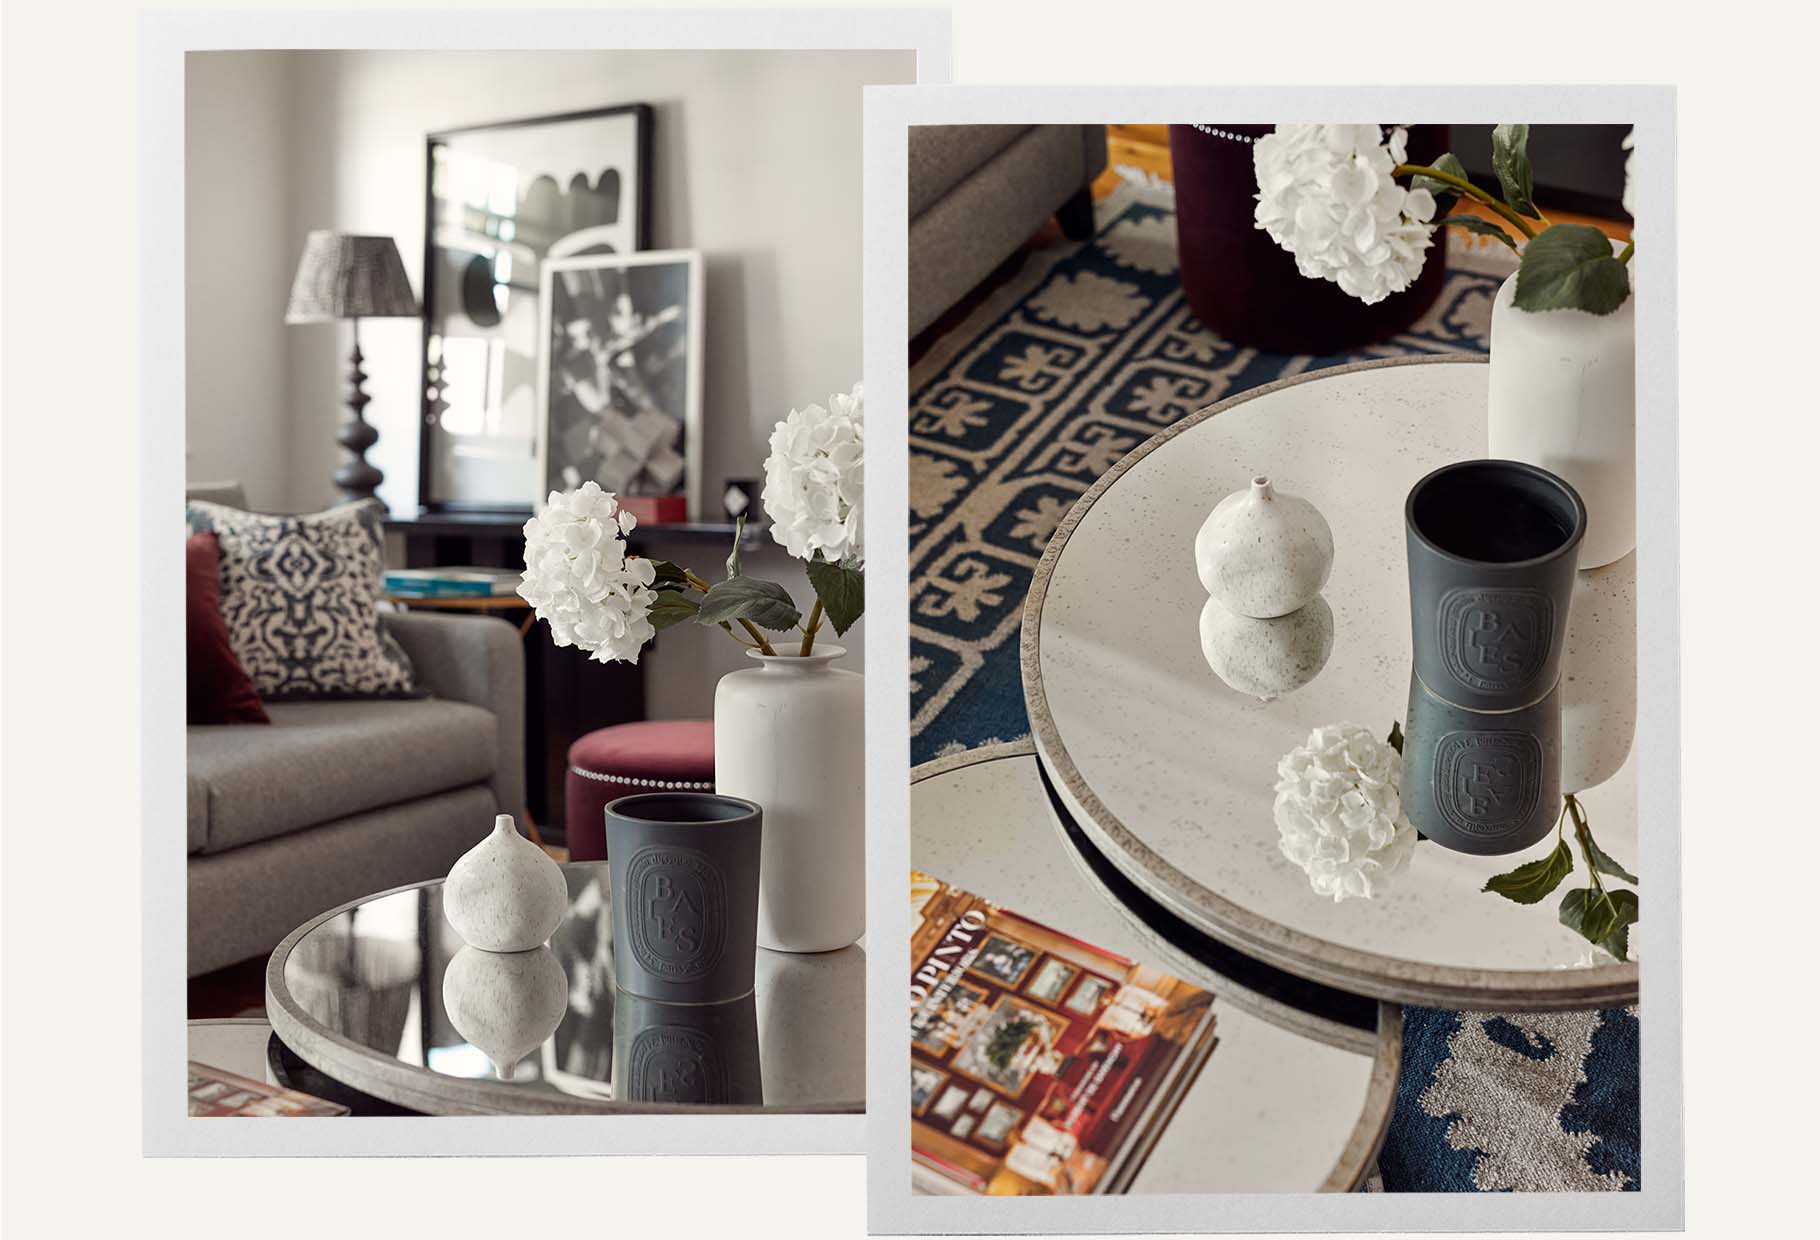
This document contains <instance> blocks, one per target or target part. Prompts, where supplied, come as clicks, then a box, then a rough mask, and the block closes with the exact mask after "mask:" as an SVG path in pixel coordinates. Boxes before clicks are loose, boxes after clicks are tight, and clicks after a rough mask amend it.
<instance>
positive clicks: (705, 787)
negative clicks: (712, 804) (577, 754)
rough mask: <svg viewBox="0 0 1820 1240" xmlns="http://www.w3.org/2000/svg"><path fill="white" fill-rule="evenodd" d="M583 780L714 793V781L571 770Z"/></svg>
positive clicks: (574, 768)
mask: <svg viewBox="0 0 1820 1240" xmlns="http://www.w3.org/2000/svg"><path fill="white" fill-rule="evenodd" d="M569 769H570V770H571V771H574V772H575V773H576V774H577V775H579V776H581V777H582V778H583V779H593V780H598V781H599V782H601V783H603V784H625V785H627V786H628V787H632V788H663V789H665V790H666V791H672V792H713V791H714V781H713V780H711V779H709V780H696V779H638V778H636V777H634V776H631V775H608V774H605V773H603V772H601V771H589V770H585V769H583V768H582V767H579V766H572V767H570V768H569Z"/></svg>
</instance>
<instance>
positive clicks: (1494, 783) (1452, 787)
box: [1435, 732, 1542, 836]
mask: <svg viewBox="0 0 1820 1240" xmlns="http://www.w3.org/2000/svg"><path fill="white" fill-rule="evenodd" d="M1541 776H1542V748H1541V745H1540V744H1539V743H1538V742H1537V740H1536V738H1535V737H1533V736H1531V735H1529V734H1528V733H1527V732H1449V733H1448V734H1447V735H1446V736H1443V737H1442V738H1441V740H1440V743H1439V744H1438V745H1436V747H1435V801H1436V803H1437V804H1438V805H1439V806H1440V808H1441V813H1442V815H1443V816H1445V817H1446V819H1447V821H1448V822H1450V823H1452V824H1453V825H1454V826H1455V827H1457V828H1458V829H1460V830H1461V831H1464V832H1466V833H1467V834H1469V835H1480V836H1485V835H1497V834H1501V833H1502V832H1504V831H1507V830H1515V829H1516V828H1518V827H1520V826H1522V825H1523V824H1524V823H1525V822H1527V821H1528V820H1529V817H1530V815H1531V814H1533V813H1534V812H1535V808H1536V797H1537V795H1538V793H1539V791H1540V786H1541Z"/></svg>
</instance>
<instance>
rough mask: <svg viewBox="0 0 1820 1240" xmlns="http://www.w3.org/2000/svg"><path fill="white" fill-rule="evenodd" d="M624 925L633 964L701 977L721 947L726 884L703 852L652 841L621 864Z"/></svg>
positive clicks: (676, 977)
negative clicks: (627, 900)
mask: <svg viewBox="0 0 1820 1240" xmlns="http://www.w3.org/2000/svg"><path fill="white" fill-rule="evenodd" d="M626 891H627V893H628V894H629V896H630V898H631V908H630V909H628V910H627V913H628V915H627V917H626V923H627V924H626V930H627V934H628V936H629V937H630V938H631V941H632V953H633V955H634V956H635V957H636V958H637V960H638V963H639V964H641V965H643V966H644V968H645V969H646V970H647V971H648V972H650V973H652V974H654V975H655V976H658V977H662V978H667V979H669V980H671V981H677V982H686V981H693V980H695V979H697V978H700V977H704V976H706V975H707V974H708V972H709V971H710V970H711V969H713V968H714V966H715V964H717V963H718V962H719V960H720V956H721V951H722V949H723V948H724V947H725V946H726V913H725V909H726V884H725V881H724V880H723V879H722V878H721V873H720V871H719V870H718V869H716V868H715V867H714V864H713V863H712V862H711V861H709V860H708V858H707V855H706V854H704V853H701V852H697V851H696V850H695V849H692V848H675V847H669V846H654V847H650V848H643V849H640V850H639V851H638V852H637V853H635V854H633V857H632V860H631V862H630V863H629V864H628V865H627V866H626Z"/></svg>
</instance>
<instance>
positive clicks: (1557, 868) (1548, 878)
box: [1481, 840, 1574, 904]
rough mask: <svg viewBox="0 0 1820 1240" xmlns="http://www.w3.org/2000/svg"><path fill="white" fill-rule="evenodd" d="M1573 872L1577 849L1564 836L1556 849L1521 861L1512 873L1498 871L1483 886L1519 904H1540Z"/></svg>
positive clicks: (1484, 888) (1557, 843)
mask: <svg viewBox="0 0 1820 1240" xmlns="http://www.w3.org/2000/svg"><path fill="white" fill-rule="evenodd" d="M1573 872H1574V853H1573V849H1571V848H1569V847H1568V846H1567V841H1566V840H1560V841H1557V842H1556V844H1555V848H1554V851H1553V852H1551V853H1549V854H1548V855H1547V856H1546V857H1544V858H1542V859H1541V860H1540V861H1531V862H1528V863H1526V864H1524V865H1520V866H1518V867H1517V868H1516V869H1514V870H1512V871H1510V873H1508V874H1494V875H1493V876H1492V877H1490V878H1488V879H1486V880H1485V886H1484V887H1483V888H1481V890H1484V891H1489V892H1492V893H1493V894H1495V895H1500V896H1503V897H1504V898H1505V899H1506V900H1515V901H1516V902H1517V903H1518V904H1536V903H1539V902H1540V901H1541V899H1542V897H1543V896H1546V895H1547V894H1548V893H1549V892H1551V891H1553V890H1554V889H1555V888H1556V887H1559V886H1560V885H1561V880H1562V879H1564V878H1566V877H1567V876H1568V875H1569V874H1572V873H1573Z"/></svg>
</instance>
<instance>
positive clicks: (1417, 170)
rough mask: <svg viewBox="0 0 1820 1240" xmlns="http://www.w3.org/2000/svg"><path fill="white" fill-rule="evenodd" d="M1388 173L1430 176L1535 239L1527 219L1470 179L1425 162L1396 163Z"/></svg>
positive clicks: (1534, 232)
mask: <svg viewBox="0 0 1820 1240" xmlns="http://www.w3.org/2000/svg"><path fill="white" fill-rule="evenodd" d="M1390 175H1391V176H1393V177H1396V176H1418V177H1432V178H1434V179H1435V180H1437V181H1439V182H1441V183H1442V184H1444V185H1451V186H1452V187H1453V188H1455V189H1457V190H1459V191H1460V192H1461V193H1462V194H1465V195H1466V196H1467V197H1468V198H1471V199H1473V200H1475V201H1477V202H1482V203H1484V204H1485V205H1486V206H1488V207H1490V208H1491V209H1492V210H1493V211H1496V212H1497V213H1498V214H1499V215H1501V216H1503V217H1504V218H1505V219H1507V220H1509V221H1510V222H1511V223H1512V224H1514V225H1515V226H1516V229H1517V231H1518V232H1520V233H1522V234H1523V235H1524V236H1525V237H1528V238H1529V239H1531V240H1534V239H1535V235H1536V230H1535V229H1533V228H1531V227H1530V226H1529V223H1528V221H1526V220H1525V219H1524V218H1523V217H1522V216H1520V215H1518V214H1517V213H1516V212H1515V211H1514V210H1512V209H1511V208H1510V207H1507V206H1505V205H1504V204H1503V203H1502V202H1500V201H1498V200H1497V199H1496V198H1493V197H1492V196H1491V195H1490V194H1488V193H1486V192H1485V191H1484V190H1482V189H1480V188H1479V187H1478V186H1476V185H1474V184H1473V183H1472V182H1471V181H1468V180H1467V179H1466V178H1465V177H1457V176H1455V175H1454V174H1453V173H1451V172H1442V171H1441V170H1440V169H1439V168H1430V167H1428V166H1427V165H1426V164H1398V165H1397V166H1396V167H1395V168H1392V169H1391V170H1390Z"/></svg>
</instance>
